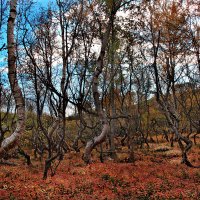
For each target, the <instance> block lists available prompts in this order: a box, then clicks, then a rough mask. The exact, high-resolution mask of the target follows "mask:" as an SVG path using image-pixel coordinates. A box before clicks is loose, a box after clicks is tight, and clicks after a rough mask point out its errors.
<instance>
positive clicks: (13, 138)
mask: <svg viewBox="0 0 200 200" xmlns="http://www.w3.org/2000/svg"><path fill="white" fill-rule="evenodd" d="M16 7H17V0H11V1H10V15H9V18H8V24H7V28H8V29H7V42H8V77H9V82H10V86H11V91H12V95H13V97H14V100H15V104H16V108H17V126H16V129H15V131H14V133H12V134H11V135H10V136H9V137H8V138H6V139H4V140H3V141H2V143H1V147H0V157H3V155H4V153H5V152H6V151H8V150H10V149H11V148H13V147H14V146H16V144H17V142H18V139H19V137H20V136H21V135H22V134H23V132H24V129H25V103H24V98H23V95H22V91H21V89H20V87H19V84H18V80H17V70H16V52H15V51H16V46H15V45H16V44H15V39H14V28H15V19H16V14H17V11H16Z"/></svg>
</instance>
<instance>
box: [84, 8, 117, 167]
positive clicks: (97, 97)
mask: <svg viewBox="0 0 200 200" xmlns="http://www.w3.org/2000/svg"><path fill="white" fill-rule="evenodd" d="M116 11H117V10H113V12H112V13H111V16H110V19H109V22H108V26H107V31H106V33H105V34H104V36H103V39H102V46H101V51H100V55H99V57H98V60H97V63H96V69H95V71H94V74H93V79H92V93H93V98H94V103H95V109H96V111H97V114H98V117H99V121H100V122H101V124H102V131H101V133H100V135H98V136H97V137H94V138H93V139H92V140H90V141H88V142H87V144H86V147H85V153H84V156H83V159H84V161H85V162H86V163H91V152H92V150H93V149H94V148H95V146H97V145H98V144H100V143H102V142H103V141H104V140H105V138H106V135H107V134H108V133H109V131H110V128H109V122H108V119H107V116H106V113H105V111H104V110H103V109H102V105H101V101H100V92H99V90H98V86H99V76H100V74H101V73H102V70H103V68H104V66H103V60H104V56H105V51H106V48H107V46H108V42H109V37H110V32H111V29H112V24H113V20H114V17H115V13H116Z"/></svg>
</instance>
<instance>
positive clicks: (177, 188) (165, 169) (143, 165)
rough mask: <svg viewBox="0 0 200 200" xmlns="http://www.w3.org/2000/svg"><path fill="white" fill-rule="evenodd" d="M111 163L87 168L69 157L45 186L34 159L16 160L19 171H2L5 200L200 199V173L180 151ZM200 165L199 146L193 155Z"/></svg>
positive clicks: (161, 148)
mask: <svg viewBox="0 0 200 200" xmlns="http://www.w3.org/2000/svg"><path fill="white" fill-rule="evenodd" d="M126 156H127V155H124V154H119V158H120V160H121V162H120V163H119V162H118V163H116V162H114V161H112V160H106V161H105V162H104V163H100V162H99V160H98V158H97V157H96V159H94V163H92V164H90V165H85V164H84V163H83V161H82V159H81V155H80V154H78V153H69V154H67V155H66V156H65V158H64V160H63V161H62V162H61V164H60V166H59V167H58V169H57V171H56V174H55V176H53V177H51V176H49V177H48V178H47V180H42V175H43V174H42V172H43V165H42V163H40V162H39V161H36V160H34V159H32V163H33V165H32V166H27V165H25V164H24V163H25V162H24V160H23V158H20V159H17V160H12V161H13V162H15V163H17V166H5V165H0V199H1V200H2V199H10V200H16V199H18V200H20V199H25V200H31V199H35V200H36V199H51V200H54V199H55V200H59V199H65V200H68V199H71V200H73V199H78V200H81V199H85V200H90V199H91V200H93V199H102V200H103V199H107V200H112V199H113V200H125V199H127V200H131V199H139V200H142V199H143V200H147V199H156V200H157V199H170V200H171V199H184V200H185V199H190V200H191V199H200V169H197V168H189V167H187V166H185V165H183V164H181V163H180V162H181V156H180V151H179V150H178V149H177V148H176V147H175V148H173V149H171V148H170V147H169V145H168V146H166V145H160V144H159V145H156V144H154V146H153V148H152V147H151V148H150V150H147V149H143V150H137V151H135V159H136V161H135V162H134V163H125V162H122V161H123V160H124V159H125V157H126ZM189 158H190V160H191V162H192V163H193V164H195V165H200V145H196V146H194V147H193V148H192V150H191V151H190V153H189Z"/></svg>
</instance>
